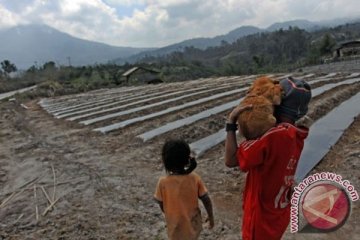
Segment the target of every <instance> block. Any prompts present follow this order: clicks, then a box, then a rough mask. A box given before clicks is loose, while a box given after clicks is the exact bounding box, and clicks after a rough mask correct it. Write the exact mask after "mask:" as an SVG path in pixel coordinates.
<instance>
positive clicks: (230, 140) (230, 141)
mask: <svg viewBox="0 0 360 240" xmlns="http://www.w3.org/2000/svg"><path fill="white" fill-rule="evenodd" d="M250 108H252V106H251V105H249V106H245V107H240V106H238V107H236V108H235V109H234V110H233V111H232V112H231V113H230V115H229V117H228V120H227V123H229V124H235V123H236V121H237V118H238V116H239V115H240V113H241V112H243V111H245V110H247V109H250ZM236 152H237V140H236V131H227V133H226V140H225V156H224V160H225V165H226V166H227V167H237V166H238V165H239V162H238V159H237V157H236Z"/></svg>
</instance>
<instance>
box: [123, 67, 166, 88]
mask: <svg viewBox="0 0 360 240" xmlns="http://www.w3.org/2000/svg"><path fill="white" fill-rule="evenodd" d="M160 73H161V72H160V71H159V70H156V69H149V68H145V67H133V68H131V69H129V70H127V71H126V72H124V73H123V74H122V77H123V78H125V81H126V83H131V82H140V83H148V84H155V83H161V82H163V81H162V80H161V77H160Z"/></svg>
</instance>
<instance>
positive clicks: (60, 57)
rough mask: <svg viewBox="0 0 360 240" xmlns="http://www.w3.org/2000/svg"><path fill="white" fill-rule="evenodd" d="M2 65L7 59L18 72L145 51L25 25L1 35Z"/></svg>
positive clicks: (103, 61) (38, 26) (76, 63)
mask: <svg viewBox="0 0 360 240" xmlns="http://www.w3.org/2000/svg"><path fill="white" fill-rule="evenodd" d="M0 35H1V38H0V55H1V61H3V60H5V59H7V60H10V61H11V62H12V63H15V65H16V66H17V67H18V68H19V69H27V68H29V67H30V66H32V65H34V64H37V65H39V66H41V65H43V64H44V63H46V62H48V61H53V62H55V63H57V64H59V65H69V64H71V65H74V66H81V65H89V64H95V63H107V62H108V61H110V60H112V59H114V58H117V57H127V56H130V55H133V54H136V53H138V52H140V51H143V50H145V49H141V48H130V47H114V46H110V45H106V44H103V43H97V42H91V41H87V40H82V39H79V38H75V37H72V36H70V35H69V34H66V33H63V32H60V31H58V30H56V29H53V28H51V27H49V26H46V25H23V26H18V27H14V28H10V29H6V30H1V31H0Z"/></svg>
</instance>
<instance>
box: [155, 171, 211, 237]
mask: <svg viewBox="0 0 360 240" xmlns="http://www.w3.org/2000/svg"><path fill="white" fill-rule="evenodd" d="M206 193H207V189H206V187H205V185H204V183H203V182H202V180H201V178H200V176H199V175H197V174H196V173H190V174H187V175H169V176H165V177H161V178H160V179H159V181H158V184H157V187H156V191H155V196H154V197H155V199H156V200H157V201H159V202H162V203H163V207H164V213H165V219H166V225H167V232H168V236H169V239H171V240H176V239H179V240H180V239H181V240H184V239H187V240H191V239H197V238H198V237H199V234H200V232H201V230H202V219H201V213H200V209H199V205H198V198H199V197H202V196H204V195H205V194H206Z"/></svg>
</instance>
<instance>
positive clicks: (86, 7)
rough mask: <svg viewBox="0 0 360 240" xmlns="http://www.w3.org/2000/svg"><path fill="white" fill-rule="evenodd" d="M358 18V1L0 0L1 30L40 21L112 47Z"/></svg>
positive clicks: (359, 9)
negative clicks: (289, 23) (290, 23)
mask: <svg viewBox="0 0 360 240" xmlns="http://www.w3.org/2000/svg"><path fill="white" fill-rule="evenodd" d="M343 17H360V0H0V28H7V27H12V26H16V25H18V24H29V23H42V24H47V25H49V26H51V27H54V28H56V29H58V30H60V31H63V32H67V33H69V34H71V35H73V36H76V37H79V38H82V39H88V40H92V41H97V42H104V43H108V44H111V45H116V46H132V47H161V46H165V45H168V44H172V43H176V42H179V41H182V40H185V39H190V38H195V37H213V36H216V35H219V34H225V33H227V32H228V31H230V30H233V29H234V28H237V27H240V26H243V25H253V26H257V27H268V26H269V25H271V24H272V23H275V22H282V21H287V20H295V19H307V20H311V21H317V20H325V19H334V18H343Z"/></svg>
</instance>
